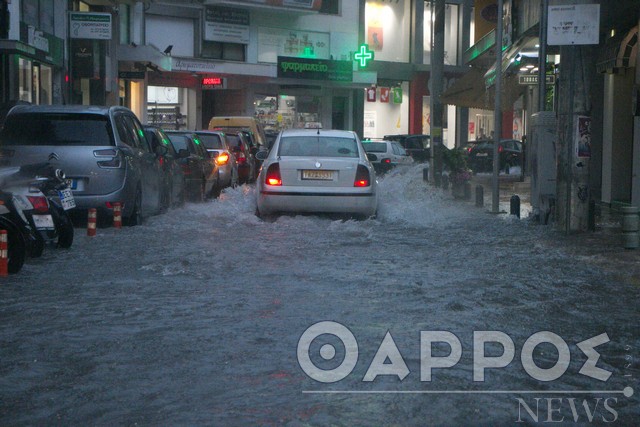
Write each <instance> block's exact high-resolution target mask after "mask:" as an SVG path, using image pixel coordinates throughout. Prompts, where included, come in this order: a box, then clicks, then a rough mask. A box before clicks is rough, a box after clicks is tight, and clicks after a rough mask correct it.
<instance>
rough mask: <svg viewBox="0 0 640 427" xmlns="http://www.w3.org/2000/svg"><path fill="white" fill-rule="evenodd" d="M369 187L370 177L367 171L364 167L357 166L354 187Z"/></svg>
mask: <svg viewBox="0 0 640 427" xmlns="http://www.w3.org/2000/svg"><path fill="white" fill-rule="evenodd" d="M370 185H371V177H370V175H369V169H367V168H366V166H364V165H358V170H357V172H356V179H355V181H354V182H353V186H354V187H368V186H370Z"/></svg>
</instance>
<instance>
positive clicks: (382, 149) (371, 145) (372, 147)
mask: <svg viewBox="0 0 640 427" xmlns="http://www.w3.org/2000/svg"><path fill="white" fill-rule="evenodd" d="M362 146H363V147H364V151H366V152H367V153H386V152H387V144H385V143H384V142H367V143H365V144H362Z"/></svg>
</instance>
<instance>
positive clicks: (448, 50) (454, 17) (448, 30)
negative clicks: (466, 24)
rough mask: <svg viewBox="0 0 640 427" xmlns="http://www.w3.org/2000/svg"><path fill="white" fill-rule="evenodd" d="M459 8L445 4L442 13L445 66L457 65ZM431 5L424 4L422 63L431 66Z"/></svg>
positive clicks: (428, 3) (432, 19)
mask: <svg viewBox="0 0 640 427" xmlns="http://www.w3.org/2000/svg"><path fill="white" fill-rule="evenodd" d="M458 11H459V7H458V5H455V4H447V5H446V7H445V12H444V63H445V64H446V65H457V63H458V37H459V34H460V31H459V26H458ZM434 19H435V17H434V16H433V14H432V9H431V3H430V2H425V4H424V34H423V45H424V56H423V58H424V63H425V64H431V45H432V40H433V21H434Z"/></svg>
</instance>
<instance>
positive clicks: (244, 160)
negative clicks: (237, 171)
mask: <svg viewBox="0 0 640 427" xmlns="http://www.w3.org/2000/svg"><path fill="white" fill-rule="evenodd" d="M236 160H237V161H238V163H240V164H242V165H243V164H245V163H247V157H246V156H245V155H244V153H238V156H237V157H236Z"/></svg>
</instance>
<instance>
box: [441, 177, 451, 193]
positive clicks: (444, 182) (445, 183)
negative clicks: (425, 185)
mask: <svg viewBox="0 0 640 427" xmlns="http://www.w3.org/2000/svg"><path fill="white" fill-rule="evenodd" d="M440 182H441V184H442V189H443V190H448V189H449V175H442V178H440Z"/></svg>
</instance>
